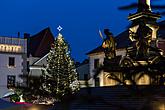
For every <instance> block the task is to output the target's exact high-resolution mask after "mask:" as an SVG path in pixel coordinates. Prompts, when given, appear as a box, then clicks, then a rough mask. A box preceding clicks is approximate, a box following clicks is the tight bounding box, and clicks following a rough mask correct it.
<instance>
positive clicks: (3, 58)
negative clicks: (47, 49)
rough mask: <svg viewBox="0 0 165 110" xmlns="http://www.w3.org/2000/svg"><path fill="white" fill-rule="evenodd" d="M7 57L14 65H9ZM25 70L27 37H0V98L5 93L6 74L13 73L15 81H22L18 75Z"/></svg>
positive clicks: (6, 90) (6, 89) (24, 72)
mask: <svg viewBox="0 0 165 110" xmlns="http://www.w3.org/2000/svg"><path fill="white" fill-rule="evenodd" d="M9 57H14V58H15V66H12V67H11V66H10V67H9ZM26 72H27V39H23V38H11V37H0V98H1V97H2V96H3V95H4V94H5V93H7V92H8V91H9V90H8V88H7V76H8V75H15V83H23V79H22V78H20V77H19V76H20V75H21V74H22V75H23V74H26Z"/></svg>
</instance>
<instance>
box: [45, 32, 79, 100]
mask: <svg viewBox="0 0 165 110" xmlns="http://www.w3.org/2000/svg"><path fill="white" fill-rule="evenodd" d="M43 78H44V83H43V88H44V90H45V91H46V92H47V93H48V94H49V95H50V96H53V97H55V99H56V100H58V101H60V100H61V98H62V97H63V96H65V95H68V94H73V93H74V92H76V91H77V90H78V89H79V83H78V80H77V73H76V69H75V65H74V61H73V60H72V59H71V57H70V48H69V45H68V43H67V42H66V41H65V40H64V38H63V37H62V35H61V34H60V33H59V35H58V37H57V38H56V39H55V42H54V44H53V45H52V48H51V50H50V52H49V55H48V58H47V66H46V70H45V72H44V74H43Z"/></svg>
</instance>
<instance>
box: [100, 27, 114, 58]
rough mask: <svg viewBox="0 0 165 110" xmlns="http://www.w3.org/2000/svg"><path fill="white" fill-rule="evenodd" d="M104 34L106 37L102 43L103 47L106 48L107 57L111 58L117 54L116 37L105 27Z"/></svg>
mask: <svg viewBox="0 0 165 110" xmlns="http://www.w3.org/2000/svg"><path fill="white" fill-rule="evenodd" d="M104 34H105V35H106V38H105V39H104V41H103V43H102V47H103V48H104V53H105V58H107V59H111V58H114V57H115V56H116V52H115V50H116V47H115V39H114V37H113V35H112V33H111V32H109V29H104Z"/></svg>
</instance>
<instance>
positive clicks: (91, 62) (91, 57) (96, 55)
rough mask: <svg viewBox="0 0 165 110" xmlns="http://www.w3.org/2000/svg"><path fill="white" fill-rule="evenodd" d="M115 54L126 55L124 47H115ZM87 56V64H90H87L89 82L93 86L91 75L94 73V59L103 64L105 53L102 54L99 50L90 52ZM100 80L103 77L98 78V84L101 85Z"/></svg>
mask: <svg viewBox="0 0 165 110" xmlns="http://www.w3.org/2000/svg"><path fill="white" fill-rule="evenodd" d="M116 55H117V56H125V55H126V49H117V50H116ZM88 56H89V65H90V66H89V72H90V80H89V83H90V84H91V85H92V86H95V81H94V79H93V76H94V74H95V72H94V60H95V59H99V64H100V65H103V62H104V57H105V54H104V52H100V53H93V54H90V55H88ZM102 81H103V79H101V78H100V85H101V86H103V83H102Z"/></svg>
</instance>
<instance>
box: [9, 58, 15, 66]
mask: <svg viewBox="0 0 165 110" xmlns="http://www.w3.org/2000/svg"><path fill="white" fill-rule="evenodd" d="M14 66H15V58H14V57H9V67H14Z"/></svg>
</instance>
